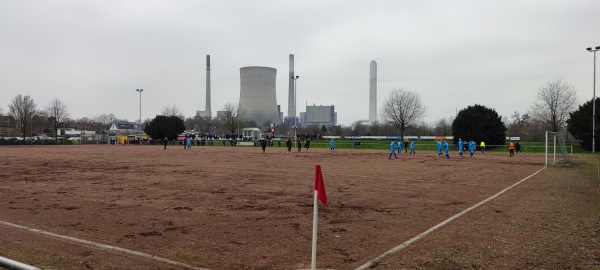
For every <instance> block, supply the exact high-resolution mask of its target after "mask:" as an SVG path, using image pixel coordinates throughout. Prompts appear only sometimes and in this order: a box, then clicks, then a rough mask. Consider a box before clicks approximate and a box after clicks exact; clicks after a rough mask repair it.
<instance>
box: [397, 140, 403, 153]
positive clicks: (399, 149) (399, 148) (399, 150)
mask: <svg viewBox="0 0 600 270" xmlns="http://www.w3.org/2000/svg"><path fill="white" fill-rule="evenodd" d="M402 145H403V143H402V140H400V139H398V154H402Z"/></svg>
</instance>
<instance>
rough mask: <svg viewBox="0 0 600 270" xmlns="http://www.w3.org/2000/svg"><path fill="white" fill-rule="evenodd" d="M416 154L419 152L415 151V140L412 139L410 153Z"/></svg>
mask: <svg viewBox="0 0 600 270" xmlns="http://www.w3.org/2000/svg"><path fill="white" fill-rule="evenodd" d="M412 154H415V156H416V155H417V152H415V141H411V142H410V153H409V155H412Z"/></svg>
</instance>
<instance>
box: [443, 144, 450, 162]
mask: <svg viewBox="0 0 600 270" xmlns="http://www.w3.org/2000/svg"><path fill="white" fill-rule="evenodd" d="M449 150H450V147H448V142H447V141H446V139H444V152H446V158H450V155H449V154H448V151H449Z"/></svg>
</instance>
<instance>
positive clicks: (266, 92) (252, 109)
mask: <svg viewBox="0 0 600 270" xmlns="http://www.w3.org/2000/svg"><path fill="white" fill-rule="evenodd" d="M276 77H277V70H276V69H274V68H270V67H256V66H254V67H243V68H240V103H239V104H240V107H241V109H242V110H244V112H245V117H244V118H245V119H246V120H250V121H254V122H256V124H257V125H263V124H265V123H266V122H269V123H273V124H275V125H279V124H281V118H280V117H279V111H278V109H277V97H276V89H275V84H276Z"/></svg>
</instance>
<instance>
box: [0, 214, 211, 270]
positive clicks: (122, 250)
mask: <svg viewBox="0 0 600 270" xmlns="http://www.w3.org/2000/svg"><path fill="white" fill-rule="evenodd" d="M0 225H4V226H7V227H12V228H17V229H23V230H26V231H30V232H34V233H38V234H42V235H45V236H49V237H52V238H58V239H61V240H66V241H69V242H75V243H78V244H82V245H85V246H91V247H96V248H100V249H104V250H109V251H115V252H120V253H125V254H128V255H134V256H138V257H142V258H145V259H150V260H154V261H158V262H162V263H166V264H171V265H175V266H180V267H185V268H188V269H194V270H208V269H207V268H201V267H195V266H192V265H189V264H185V263H182V262H177V261H173V260H169V259H166V258H162V257H159V256H156V255H152V254H148V253H144V252H140V251H135V250H130V249H126V248H120V247H115V246H111V245H106V244H101V243H97V242H92V241H88V240H83V239H79V238H75V237H71V236H67V235H62V234H57V233H53V232H48V231H44V230H39V229H34V228H29V227H25V226H22V225H19V224H14V223H10V222H6V221H1V220H0Z"/></svg>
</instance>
